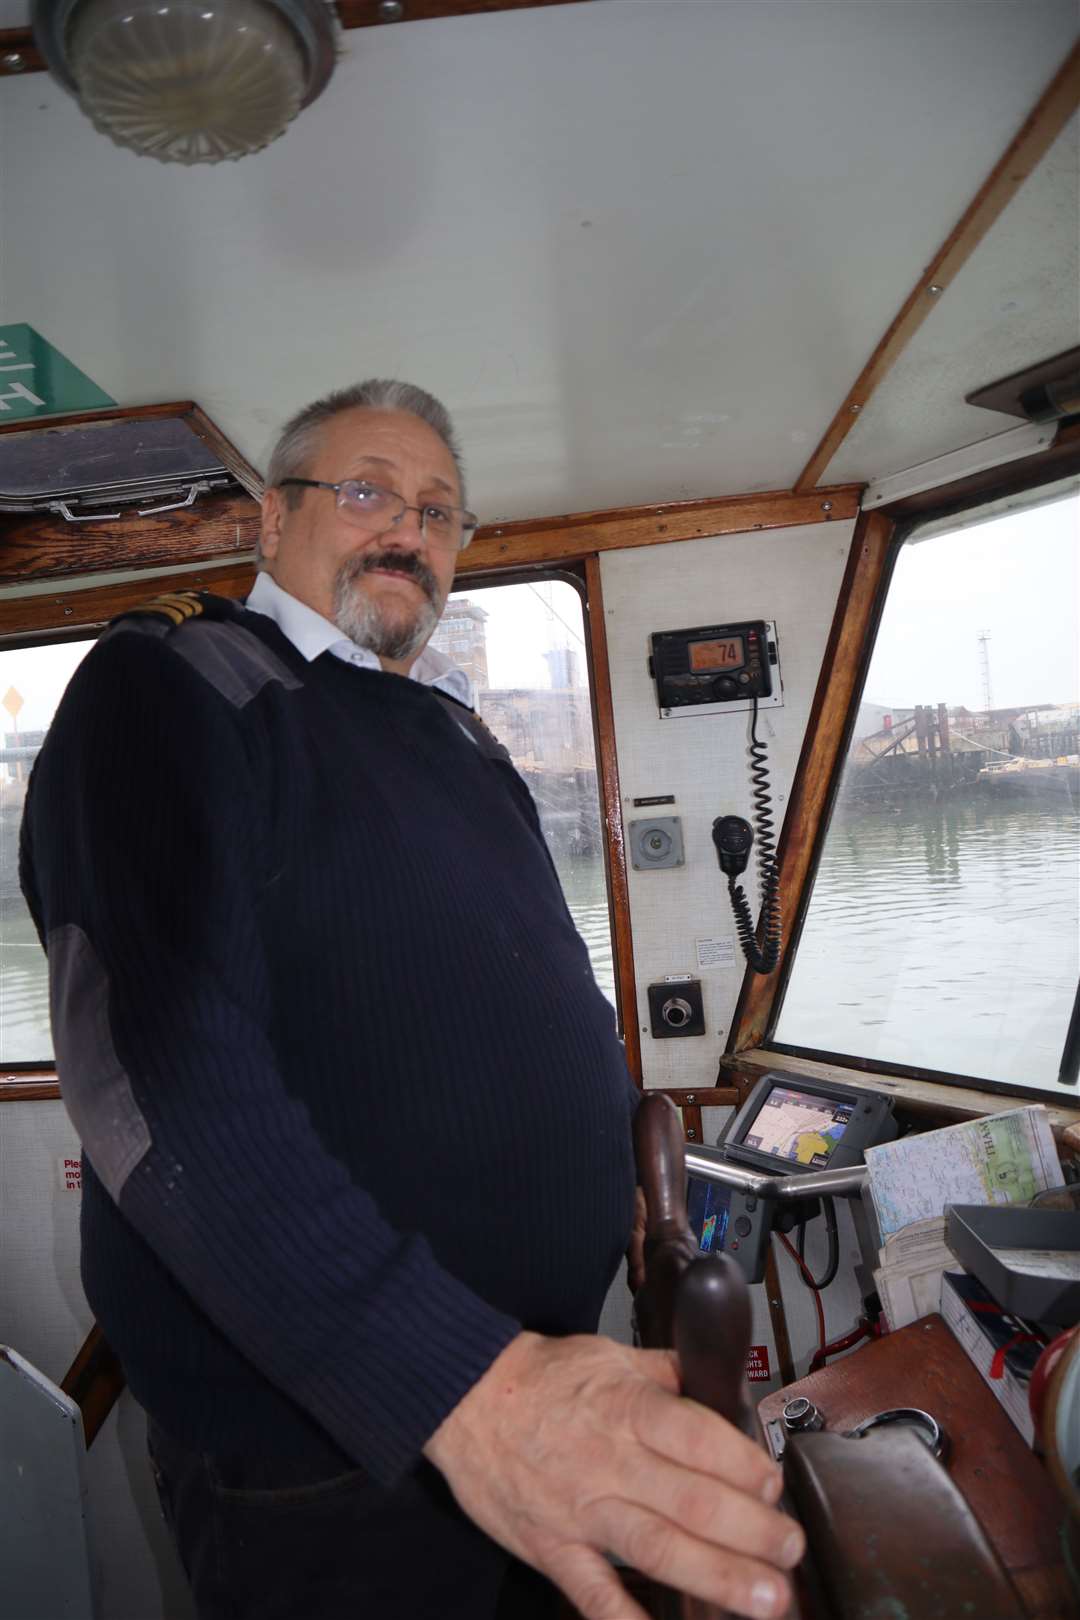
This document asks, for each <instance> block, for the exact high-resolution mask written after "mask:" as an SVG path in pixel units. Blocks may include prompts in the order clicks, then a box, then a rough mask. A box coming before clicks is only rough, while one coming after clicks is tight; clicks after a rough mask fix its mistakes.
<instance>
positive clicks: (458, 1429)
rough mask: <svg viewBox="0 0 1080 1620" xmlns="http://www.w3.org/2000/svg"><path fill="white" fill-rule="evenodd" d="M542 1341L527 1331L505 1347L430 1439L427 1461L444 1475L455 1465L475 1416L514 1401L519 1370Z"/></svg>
mask: <svg viewBox="0 0 1080 1620" xmlns="http://www.w3.org/2000/svg"><path fill="white" fill-rule="evenodd" d="M540 1342H541V1336H540V1334H538V1333H529V1332H526V1331H525V1330H524V1329H523V1330H522V1331H521V1332H520V1333H518V1334H516V1335H515V1336H514V1338H512V1339H511V1340H510V1342H509V1344H507V1345H505V1346H504V1347H503V1349H502V1350H500V1351H499V1354H498V1355H497V1356H496V1357H495V1359H494V1361H493V1362H492V1363H491V1364H490V1366H489V1367H488V1368H487V1370H486V1371H485V1372H483V1373H482V1374H481V1375H480V1377H479V1378H478V1379H477V1380H476V1383H475V1384H473V1385H472V1386H471V1388H469V1389H467V1390H466V1391H465V1394H464V1395H463V1396H462V1397H461V1399H460V1400H459V1401H458V1403H457V1405H456V1406H454V1407H451V1409H450V1411H449V1412H448V1413H447V1414H446V1416H445V1417H444V1418H443V1420H442V1422H441V1423H440V1424H439V1427H438V1428H437V1429H436V1430H435V1431H434V1432H433V1433H432V1434H431V1435H430V1436H429V1437H428V1439H427V1441H426V1442H425V1443H424V1445H423V1447H422V1450H423V1454H424V1456H425V1457H426V1458H427V1460H428V1462H430V1463H434V1464H435V1467H436V1468H438V1469H439V1470H440V1471H441V1472H442V1473H444V1474H445V1473H446V1472H447V1471H448V1469H449V1468H451V1467H452V1466H453V1462H454V1459H455V1458H456V1457H458V1456H460V1455H461V1453H462V1451H463V1449H464V1448H465V1447H466V1446H467V1445H468V1444H469V1436H470V1431H471V1430H472V1428H473V1419H474V1417H477V1418H478V1417H479V1414H480V1412H481V1410H483V1411H484V1412H485V1414H488V1413H489V1412H490V1409H491V1407H493V1406H494V1404H495V1402H496V1401H497V1400H499V1399H500V1398H501V1399H511V1398H512V1397H513V1394H514V1391H515V1388H516V1386H517V1383H518V1378H519V1371H520V1369H521V1368H522V1367H523V1365H524V1364H525V1362H526V1361H528V1360H529V1359H530V1358H531V1355H532V1351H533V1348H534V1346H535V1345H537V1344H539V1343H540Z"/></svg>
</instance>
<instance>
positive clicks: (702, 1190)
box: [686, 1176, 731, 1254]
mask: <svg viewBox="0 0 1080 1620" xmlns="http://www.w3.org/2000/svg"><path fill="white" fill-rule="evenodd" d="M730 1213H731V1188H730V1187H724V1186H722V1185H721V1184H720V1183H719V1182H718V1181H705V1180H704V1179H703V1178H702V1177H701V1176H691V1177H690V1178H689V1185H688V1187H687V1192H686V1219H687V1222H688V1224H689V1227H690V1230H691V1232H693V1234H694V1236H695V1238H697V1245H698V1248H699V1249H700V1250H701V1252H702V1253H703V1254H719V1253H720V1252H721V1250H722V1249H723V1247H724V1233H725V1232H726V1231H727V1224H728V1216H729V1215H730Z"/></svg>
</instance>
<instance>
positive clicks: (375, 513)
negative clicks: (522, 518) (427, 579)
mask: <svg viewBox="0 0 1080 1620" xmlns="http://www.w3.org/2000/svg"><path fill="white" fill-rule="evenodd" d="M286 484H297V485H300V486H302V487H306V488H308V489H332V490H333V491H334V494H335V495H336V496H337V505H338V510H339V511H340V512H341V515H342V517H344V518H346V519H347V520H348V521H349V522H350V523H355V525H356V527H357V528H358V529H367V530H368V531H369V532H370V533H372V534H375V533H378V532H379V530H381V529H392V528H393V527H394V525H395V524H396V523H400V522H401V520H402V518H403V517H404V516H405V513H406V512H415V513H416V515H417V517H418V518H419V520H420V533H421V534H422V536H423V537H424V540H425V541H426V542H427V544H428V545H429V546H438V547H441V548H442V549H443V550H446V551H464V549H465V547H466V546H467V545H468V543H469V541H470V540H471V539H472V537H473V535H474V534H475V532H476V526H477V524H478V523H479V521H480V519H479V518H478V517H477V515H476V513H475V512H470V511H468V509H467V508H466V507H464V506H448V505H444V504H443V503H442V502H441V501H425V502H424V504H423V506H410V505H409V503H408V502H407V501H406V500H405V498H404V497H403V496H401V495H398V494H397V493H396V492H395V491H394V490H392V489H384V488H383V486H382V484H369V483H368V481H367V479H365V478H346V479H345V480H344V481H343V482H342V483H340V484H328V483H326V482H325V481H324V480H323V479H321V478H283V479H282V480H281V483H280V484H279V485H278V488H279V489H280V488H283V487H284V486H285V485H286Z"/></svg>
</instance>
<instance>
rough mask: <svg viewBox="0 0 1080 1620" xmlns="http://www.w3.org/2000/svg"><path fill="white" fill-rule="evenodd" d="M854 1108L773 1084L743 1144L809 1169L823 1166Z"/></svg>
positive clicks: (848, 1104) (829, 1157) (810, 1093)
mask: <svg viewBox="0 0 1080 1620" xmlns="http://www.w3.org/2000/svg"><path fill="white" fill-rule="evenodd" d="M853 1107H854V1104H852V1103H835V1102H830V1101H829V1100H828V1098H827V1097H815V1096H814V1095H813V1093H812V1092H809V1091H788V1090H787V1089H785V1088H784V1087H782V1086H776V1087H774V1089H773V1090H772V1091H771V1092H770V1094H769V1096H768V1098H767V1099H766V1101H765V1103H764V1104H763V1106H762V1108H761V1111H760V1113H759V1114H758V1117H757V1119H756V1120H755V1121H754V1129H753V1131H752V1132H750V1131H748V1132H747V1134H746V1136H745V1138H744V1142H745V1145H746V1146H747V1147H752V1148H757V1150H758V1152H759V1153H771V1154H773V1155H775V1157H776V1158H778V1159H790V1160H791V1161H792V1162H793V1163H794V1164H802V1165H805V1166H806V1167H807V1169H810V1170H821V1169H824V1167H825V1166H826V1165H827V1164H828V1162H829V1160H830V1159H831V1158H832V1156H833V1153H834V1152H835V1151H836V1145H837V1143H838V1142H839V1140H840V1138H841V1137H842V1136H843V1134H844V1132H845V1130H846V1129H847V1125H848V1121H849V1120H850V1118H851V1113H852V1109H853Z"/></svg>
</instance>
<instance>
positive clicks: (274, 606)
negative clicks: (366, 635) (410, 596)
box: [244, 573, 473, 708]
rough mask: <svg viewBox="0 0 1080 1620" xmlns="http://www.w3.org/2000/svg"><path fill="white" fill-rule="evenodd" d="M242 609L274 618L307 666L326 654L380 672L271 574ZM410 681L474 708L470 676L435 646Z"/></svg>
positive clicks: (415, 667)
mask: <svg viewBox="0 0 1080 1620" xmlns="http://www.w3.org/2000/svg"><path fill="white" fill-rule="evenodd" d="M244 606H245V607H246V608H248V609H249V610H250V611H251V612H252V613H263V614H265V615H266V617H267V618H268V619H273V621H274V623H275V624H276V625H277V627H278V629H279V630H280V631H281V632H282V634H283V635H286V636H288V638H289V640H290V641H291V642H292V644H293V646H294V647H295V648H296V650H297V652H298V653H300V654H302V656H303V657H304V658H306V659H307V661H308V663H309V664H310V663H311V662H313V660H314V659H316V658H318V657H319V656H320V655H321V654H322V653H324V652H329V653H333V654H334V656H335V658H340V659H342V660H343V661H344V662H345V663H346V664H355V665H357V666H358V667H359V668H361V669H374V670H379V671H381V670H382V665H381V664H380V663H379V660H378V658H377V657H376V656H375V654H374V653H373V652H371V651H369V650H368V648H367V647H358V646H357V645H356V643H355V641H350V640H349V638H348V636H343V635H342V633H341V631H340V630H339V629H338V627H337V625H336V624H334V623H332V622H331V620H329V619H324V618H323V616H322V614H321V613H316V611H315V609H314V608H310V607H308V606H307V604H306V603H305V602H300V601H298V600H297V598H296V597H295V596H291V595H290V594H289V592H288V591H283V590H282V588H281V586H280V585H279V584H278V583H277V581H276V580H275V579H274V578H273V577H272V575H270V574H267V573H261V574H259V575H258V577H257V578H256V580H255V584H254V586H253V587H252V590H251V594H250V595H249V597H248V599H247V601H246V602H245V603H244ZM409 678H410V680H414V681H419V682H420V684H421V685H422V686H434V687H437V688H438V689H439V691H440V692H445V693H447V695H448V696H449V697H452V698H457V700H458V702H459V703H466V704H468V706H469V707H470V708H472V706H473V692H472V682H471V681H470V679H469V677H468V676H467V675H466V673H465V671H464V670H463V669H459V668H458V666H457V665H456V664H455V663H454V662H453V660H452V659H450V658H447V656H446V654H445V653H441V652H440V651H439V650H438V648H437V647H425V648H424V650H423V652H422V653H421V654H420V656H419V658H417V660H416V662H415V664H414V665H413V667H412V669H411V670H410V671H409Z"/></svg>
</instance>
